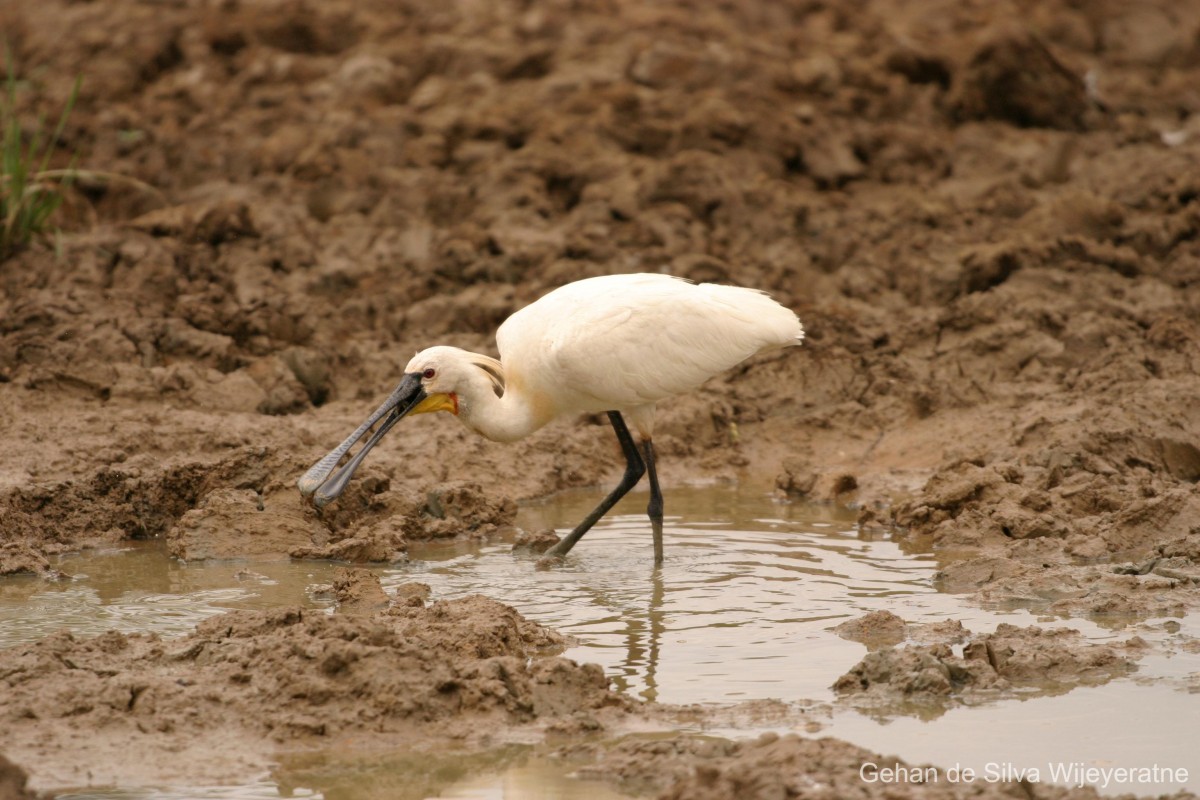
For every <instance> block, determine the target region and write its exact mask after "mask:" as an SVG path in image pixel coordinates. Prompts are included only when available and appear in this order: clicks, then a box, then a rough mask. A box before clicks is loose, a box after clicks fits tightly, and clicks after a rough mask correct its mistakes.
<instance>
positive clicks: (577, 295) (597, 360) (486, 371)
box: [299, 274, 804, 561]
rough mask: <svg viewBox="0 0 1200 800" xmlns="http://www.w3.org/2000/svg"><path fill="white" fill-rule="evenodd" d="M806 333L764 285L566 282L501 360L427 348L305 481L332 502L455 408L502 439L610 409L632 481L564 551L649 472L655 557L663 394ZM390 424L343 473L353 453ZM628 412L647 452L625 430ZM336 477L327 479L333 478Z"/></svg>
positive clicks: (508, 326)
mask: <svg viewBox="0 0 1200 800" xmlns="http://www.w3.org/2000/svg"><path fill="white" fill-rule="evenodd" d="M803 339H804V328H803V327H802V326H801V324H800V320H799V319H798V318H797V317H796V315H795V313H793V312H792V311H790V310H789V309H787V308H784V307H783V306H781V305H779V304H778V303H777V302H775V301H774V300H772V299H771V298H770V297H769V296H768V295H766V294H764V293H763V292H760V291H757V290H755V289H743V288H740V287H736V286H718V285H715V284H707V283H706V284H699V285H697V284H693V283H690V282H688V281H685V280H682V279H679V278H673V277H670V276H667V275H653V274H639V275H607V276H602V277H598V278H588V279H586V280H582V281H577V282H575V283H571V284H567V285H566V286H563V287H561V288H558V289H555V290H554V291H552V292H550V293H549V294H546V295H545V296H543V297H542V298H541V299H539V300H537V301H536V302H534V303H532V304H530V305H528V306H526V307H525V308H523V309H521V310H520V311H517V312H516V313H515V314H513V315H512V316H511V317H509V318H508V319H507V320H506V321H505V322H504V324H503V325H501V326H500V329H499V330H498V331H497V332H496V344H497V347H498V349H499V351H500V360H499V361H496V360H494V359H492V358H489V357H487V356H482V355H479V354H477V353H470V352H467V351H465V350H460V349H458V348H455V347H445V346H439V347H431V348H429V349H427V350H422V351H421V352H419V353H417V354H416V356H414V357H413V359H412V360H411V361H410V362H409V363H408V366H407V367H406V368H405V370H404V373H405V374H404V379H403V380H402V381H401V383H400V386H398V387H397V388H396V390H395V391H394V392H393V393H392V395H391V396H390V397H389V398H388V400H387V401H386V402H385V403H384V404H383V405H382V406H380V407H379V409H378V410H377V411H376V412H375V413H374V414H372V415H371V417H370V418H369V419H368V420H367V421H366V422H365V423H363V425H362V426H360V427H359V429H358V430H357V431H355V432H354V433H353V434H351V436H350V437H349V438H347V439H346V441H344V442H343V443H342V444H341V445H340V446H339V447H337V448H335V449H334V450H333V451H331V452H330V453H329V454H328V455H326V456H325V457H324V458H323V459H321V461H319V462H318V463H317V464H316V465H314V466H313V468H312V469H310V470H309V471H308V473H306V474H305V475H304V477H303V478H301V479H300V482H299V486H300V490H301V491H302V492H303V493H305V494H306V495H309V494H313V493H314V492H315V494H316V497H315V499H316V502H317V504H318V505H323V504H324V503H325V502H328V501H329V500H331V499H333V498H335V497H337V496H338V495H339V494H340V493H341V492H342V491H343V490H344V489H345V486H346V484H347V483H348V482H349V479H350V476H351V475H352V474H353V472H354V470H355V469H357V467H358V465H359V464H360V463H361V462H362V459H363V457H365V455H366V453H367V451H368V450H370V448H371V447H373V446H374V445H375V443H376V442H378V441H379V439H380V438H381V437H382V436H383V434H384V433H385V432H386V431H387V430H388V429H389V428H391V426H392V425H394V424H395V423H396V422H397V421H398V420H399V419H400V418H401V417H403V416H405V415H407V414H410V413H423V412H427V411H450V412H451V413H453V414H455V415H456V416H458V417H459V419H460V420H462V422H463V423H464V424H466V425H467V426H468V427H470V428H472V429H473V430H475V431H477V432H479V433H480V434H482V435H483V436H486V437H487V438H489V439H493V440H495V441H514V440H516V439H520V438H522V437H524V436H527V435H529V434H530V433H532V432H533V431H535V430H537V429H538V428H540V427H542V426H543V425H545V424H546V423H547V422H549V421H550V420H552V419H554V418H555V417H557V416H560V415H563V414H569V413H580V412H590V413H598V412H609V416H610V419H611V420H612V423H613V427H614V429H615V430H616V432H617V436H618V439H619V440H620V442H621V446H622V450H623V451H624V453H625V456H626V474H625V478H624V479H623V480H622V482H621V485H619V486H618V487H617V489H616V490H615V491H614V492H613V493H612V494H611V495H609V497H608V498H606V500H605V502H604V503H601V505H600V507H599V508H597V509H596V511H594V512H593V513H592V514H591V515H589V517H588V519H586V520H584V522H583V523H582V524H581V525H580V527H578V528H576V529H575V530H574V531H573V532H572V533H571V535H570V536H568V537H567V538H566V539H564V540H563V542H562V543H560V545H559V547H558V548H556V550H555V554H557V555H563V554H565V553H566V552H567V551H568V550H570V548H571V546H573V544H574V542H575V541H577V540H578V539H579V537H581V536H582V535H583V533H585V532H586V531H587V529H588V528H590V527H591V525H592V524H594V523H595V521H596V520H597V519H599V518H600V516H602V515H603V514H604V513H605V512H607V510H608V509H609V508H611V506H612V505H613V504H615V503H616V501H617V500H618V499H619V498H620V497H621V496H622V495H624V494H625V492H627V491H628V490H629V488H631V487H632V486H633V484H635V483H636V482H637V480H638V479H640V477H641V476H642V474H644V473H645V472H646V471H647V470H649V472H650V481H651V507H650V509H649V512H650V517H651V522H652V524H653V526H654V532H655V555H656V560H657V561H661V526H662V497H661V493H660V492H659V491H658V481H657V476H656V474H655V470H654V451H653V445H652V444H651V441H652V438H651V437H652V435H653V421H654V407H655V404H656V403H658V402H660V401H662V400H665V399H667V398H669V397H673V396H675V395H679V394H684V393H686V392H690V391H692V390H694V389H696V388H698V387H699V386H700V385H701V384H702V383H704V382H705V381H706V380H708V379H709V378H711V377H713V376H714V375H717V374H719V373H721V372H724V371H725V370H727V369H729V368H730V367H733V366H734V365H736V364H738V363H739V362H741V361H744V360H745V359H747V358H749V357H750V356H752V355H754V354H755V353H759V352H762V351H764V350H770V349H774V348H779V347H787V346H789V345H798V344H800V343H801V341H802V340H803ZM385 415H386V416H387V417H388V418H387V420H385V422H384V424H383V426H382V427H381V428H380V429H379V430H378V431H376V433H375V434H374V435H372V436H371V438H370V440H369V441H368V442H367V444H366V445H365V446H364V447H363V449H362V450H361V451H360V452H359V453H358V455H356V456H355V457H354V458H353V459H351V460H350V462H349V463H347V464H346V466H345V467H344V468H343V469H342V470H341V471H340V472H339V473H338V474H337V475H335V476H333V477H332V478H329V475H330V473H332V472H333V470H334V468H335V467H336V466H337V462H338V461H340V459H341V458H342V456H343V455H345V453H346V452H348V451H349V449H350V448H351V447H352V446H353V445H354V443H355V442H357V441H358V440H359V439H360V438H361V437H362V436H363V435H364V434H365V433H366V432H367V430H369V429H370V427H371V426H372V425H374V424H375V423H376V422H377V421H379V420H380V419H382V418H383V417H384V416H385ZM626 416H627V417H628V418H629V419H630V421H631V422H632V424H633V428H634V430H635V431H636V432H637V433H638V435H639V438H640V439H641V444H640V450H641V452H640V453H639V447H638V446H636V445H635V444H634V443H633V442H632V440H631V437H630V436H629V434H628V431H627V430H626V429H625V424H624V417H626ZM327 479H328V480H327Z"/></svg>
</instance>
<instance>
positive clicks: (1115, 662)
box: [833, 623, 1145, 712]
mask: <svg viewBox="0 0 1200 800" xmlns="http://www.w3.org/2000/svg"><path fill="white" fill-rule="evenodd" d="M1144 647H1145V643H1144V642H1142V641H1141V640H1140V639H1138V638H1136V637H1135V638H1133V639H1130V640H1129V641H1128V642H1125V643H1124V644H1122V645H1107V644H1104V645H1101V644H1092V643H1088V642H1085V641H1083V637H1082V636H1081V635H1080V633H1079V632H1078V631H1074V630H1069V629H1043V628H1039V627H1036V626H1032V627H1027V628H1018V627H1016V626H1014V625H1009V624H1007V623H1002V624H1001V625H1000V626H999V627H997V629H996V632H995V633H992V634H985V635H982V636H976V637H973V638H972V639H971V640H970V641H968V642H967V644H966V645H965V646H964V647H963V651H962V655H961V656H958V655H955V653H954V651H953V650H952V649H951V648H950V646H949V645H947V644H944V643H939V644H934V645H909V646H905V647H901V648H885V649H881V650H876V651H874V652H872V653H869V654H868V655H867V656H866V657H865V658H864V659H863V660H862V661H861V662H859V663H858V664H857V665H855V667H854V668H853V669H851V670H850V671H849V672H847V673H846V674H845V675H843V676H841V677H840V678H838V680H837V681H836V682H835V683H834V686H833V688H834V690H835V691H837V692H838V693H839V694H840V695H842V696H843V697H846V698H848V699H849V701H850V702H852V703H853V704H856V705H861V706H864V707H873V708H876V709H878V710H885V711H886V709H887V708H889V707H891V708H894V709H897V710H900V709H904V708H908V707H911V704H916V705H917V707H921V706H924V707H925V710H926V711H927V712H928V711H930V710H932V709H936V707H938V706H942V705H944V704H946V703H948V702H977V701H978V700H979V699H980V698H984V697H991V698H994V697H996V696H997V695H998V694H999V693H1003V692H1007V691H1009V690H1011V689H1012V688H1014V687H1026V688H1036V689H1039V690H1041V691H1063V690H1065V689H1067V688H1069V687H1071V686H1075V685H1079V684H1097V683H1104V682H1106V681H1108V680H1111V679H1112V678H1114V677H1117V676H1119V675H1124V674H1127V673H1128V672H1130V671H1132V670H1133V669H1134V663H1133V662H1134V661H1136V660H1137V659H1138V658H1140V656H1141V655H1142V649H1143V648H1144Z"/></svg>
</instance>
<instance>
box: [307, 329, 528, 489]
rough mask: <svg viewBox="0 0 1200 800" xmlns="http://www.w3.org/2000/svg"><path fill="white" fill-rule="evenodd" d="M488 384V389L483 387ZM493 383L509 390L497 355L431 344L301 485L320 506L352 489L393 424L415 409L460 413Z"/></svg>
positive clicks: (498, 390)
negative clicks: (363, 441) (343, 462)
mask: <svg viewBox="0 0 1200 800" xmlns="http://www.w3.org/2000/svg"><path fill="white" fill-rule="evenodd" d="M481 387H483V388H481ZM487 387H490V388H491V390H492V391H493V392H494V393H495V394H496V395H502V394H503V393H504V373H503V371H502V369H501V367H500V362H499V361H496V360H495V359H492V358H488V357H487V356H481V355H479V354H477V353H469V352H467V351H466V350H460V349H458V348H457V347H444V346H439V347H430V348H428V349H426V350H422V351H421V352H419V353H417V354H416V355H415V356H413V358H412V360H411V361H409V362H408V366H406V367H405V368H404V374H403V375H402V376H401V378H400V383H399V384H398V385H397V386H396V388H395V389H394V390H392V393H391V394H390V395H388V398H387V399H386V400H384V401H383V404H382V405H381V406H379V408H377V409H376V410H375V413H373V414H371V416H370V417H368V418H367V420H366V422H364V423H363V424H362V425H360V426H359V427H358V429H357V430H355V431H354V433H352V434H350V436H348V437H347V438H346V440H345V441H344V442H342V443H341V444H340V445H338V446H337V447H335V448H334V449H333V450H331V451H329V453H328V454H326V455H325V457H324V458H322V459H321V460H320V461H318V462H317V463H316V464H314V465H313V467H312V468H311V469H310V470H309V471H308V472H306V473H304V476H303V477H301V478H300V480H299V481H298V482H297V486H298V487H299V489H300V493H301V494H303V495H304V496H305V497H308V496H312V498H313V502H314V503H316V505H317V506H318V507H320V506H323V505H325V504H326V503H328V502H329V501H330V500H333V499H336V498H337V497H338V496H339V495H341V494H342V492H344V491H345V490H346V486H347V485H348V484H349V483H350V478H351V477H353V475H354V472H355V471H356V470H357V469H358V468H359V466H360V465H361V464H362V462H363V459H365V458H366V456H367V453H368V452H370V450H371V448H372V447H374V446H375V445H376V444H378V443H379V440H380V439H382V438H383V436H384V434H386V433H387V432H388V431H389V430H391V428H392V426H393V425H395V424H396V423H397V422H399V421H400V420H401V419H403V418H404V417H406V416H408V415H410V414H425V413H427V412H430V411H449V412H450V413H452V414H454V415H455V416H458V414H459V413H460V411H461V410H463V408H464V405H463V403H464V400H463V399H462V398H467V403H468V404H469V398H470V397H471V396H472V395H473V394H474V393H476V392H478V391H481V390H482V391H486V388H487ZM380 420H383V423H382V424H381V425H380V426H379V428H378V429H377V430H376V431H375V432H374V433H373V434H371V436H370V438H369V439H367V442H366V444H364V445H363V447H362V449H361V450H359V451H358V454H357V455H355V456H354V457H353V458H351V459H350V460H349V461H347V462H346V465H345V466H344V467H342V468H341V470H339V471H338V472H337V474H333V475H332V477H330V475H331V474H332V473H333V471H334V469H335V468H336V467H337V465H338V462H339V461H341V459H342V457H343V456H344V455H345V454H346V453H347V452H349V450H350V448H351V447H353V446H354V445H355V443H357V442H358V441H359V440H360V439H361V438H362V437H363V436H365V435H366V434H367V432H368V431H369V430H370V429H371V427H372V426H373V425H375V423H377V422H379V421H380Z"/></svg>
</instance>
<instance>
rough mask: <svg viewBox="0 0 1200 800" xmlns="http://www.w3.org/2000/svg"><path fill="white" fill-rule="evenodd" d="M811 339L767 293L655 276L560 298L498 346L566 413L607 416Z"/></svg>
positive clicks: (501, 336)
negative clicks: (580, 410)
mask: <svg viewBox="0 0 1200 800" xmlns="http://www.w3.org/2000/svg"><path fill="white" fill-rule="evenodd" d="M803 335H804V333H803V328H802V327H801V325H800V322H799V320H798V319H797V318H796V315H795V314H794V313H793V312H792V311H790V310H789V309H786V308H784V307H783V306H781V305H779V304H778V303H776V302H775V301H774V300H772V299H771V298H770V297H769V296H768V295H766V294H764V293H762V292H759V291H756V290H753V289H742V288H739V287H732V286H717V285H714V284H700V285H696V284H692V283H689V282H687V281H684V280H681V279H678V278H671V277H669V276H665V275H652V274H647V275H613V276H605V277H601V278H591V279H588V280H584V281H578V282H576V283H573V284H568V285H567V286H564V287H562V288H561V289H557V290H555V291H554V292H551V293H550V294H548V295H546V296H545V297H543V298H542V299H540V300H538V301H537V302H535V303H533V304H532V305H530V306H527V307H526V308H524V309H522V310H521V311H519V312H517V313H516V314H514V315H513V316H512V317H511V318H510V319H509V320H508V321H507V322H505V324H504V325H503V326H502V327H501V329H500V331H499V332H498V333H497V343H498V345H499V347H500V352H501V359H502V361H503V362H504V364H505V369H506V370H507V371H508V372H509V373H510V375H511V374H512V373H513V371H514V368H515V369H518V370H519V371H520V373H521V378H522V380H523V381H525V382H527V383H529V384H532V385H534V386H536V387H537V388H538V389H539V390H540V391H542V392H543V393H546V394H548V395H550V396H552V397H556V398H560V399H561V400H562V401H565V404H566V405H571V406H576V407H585V406H586V407H591V408H593V409H594V410H605V409H621V408H632V407H634V406H640V405H645V404H649V403H654V402H657V401H659V400H662V399H665V398H667V397H670V396H673V395H676V394H682V393H684V392H689V391H691V390H693V389H695V388H697V387H698V386H700V385H701V384H702V383H704V382H705V381H706V380H708V379H709V378H711V377H712V376H714V375H717V374H720V373H721V372H724V371H725V370H727V369H729V368H730V367H732V366H734V365H736V364H738V363H739V362H741V361H744V360H745V359H746V358H749V357H750V356H752V355H754V354H755V353H757V352H760V351H762V350H764V349H770V348H774V347H783V346H787V345H790V344H799V343H800V340H801V339H802V338H803ZM510 358H511V362H512V363H511V364H510ZM518 364H519V365H520V366H515V365H518Z"/></svg>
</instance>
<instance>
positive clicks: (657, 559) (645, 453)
mask: <svg viewBox="0 0 1200 800" xmlns="http://www.w3.org/2000/svg"><path fill="white" fill-rule="evenodd" d="M642 460H643V461H644V462H646V471H647V472H649V473H650V505H648V506H646V513H647V514H648V515H649V516H650V528H651V530H653V531H654V563H655V564H661V563H662V562H663V540H662V523H663V496H662V490H661V489H659V488H658V470H656V469H655V468H654V442H652V441H650V440H649V439H647V440H646V441H644V442H642Z"/></svg>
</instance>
